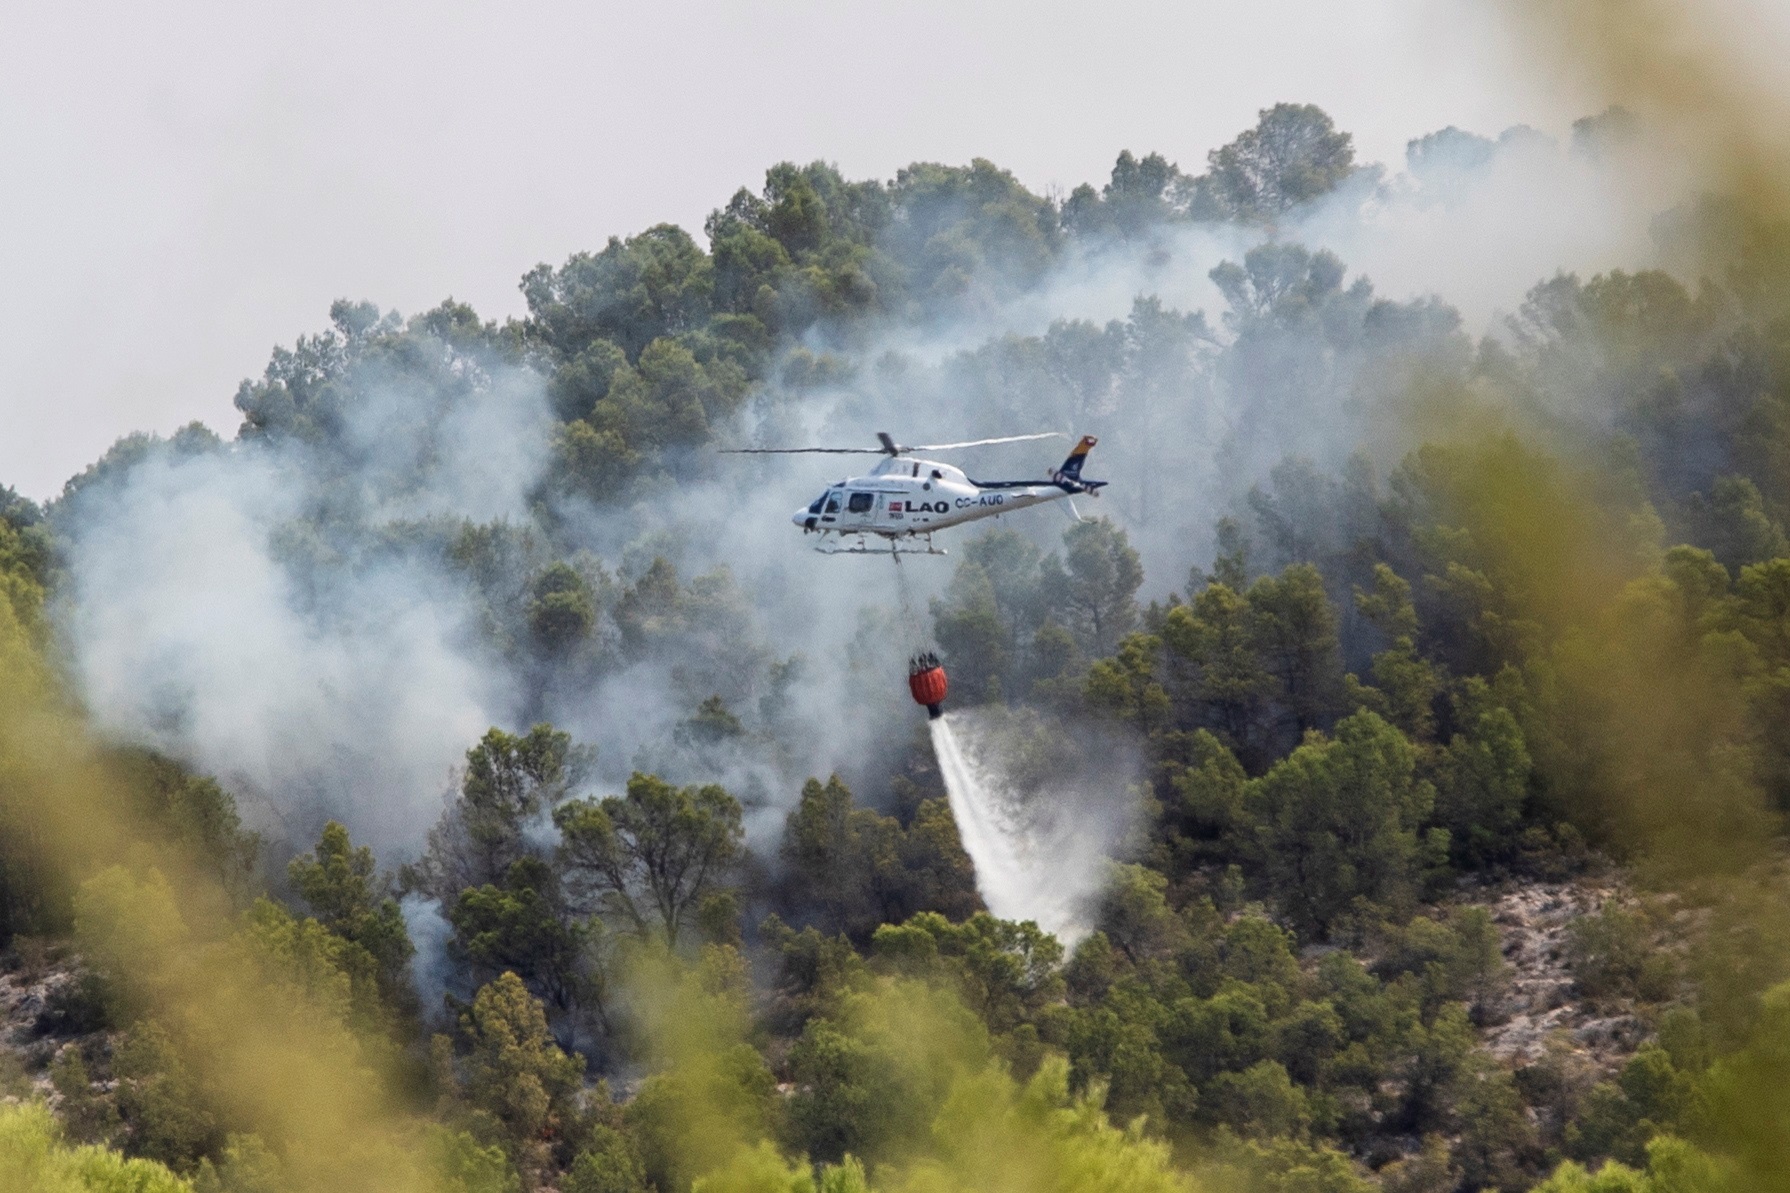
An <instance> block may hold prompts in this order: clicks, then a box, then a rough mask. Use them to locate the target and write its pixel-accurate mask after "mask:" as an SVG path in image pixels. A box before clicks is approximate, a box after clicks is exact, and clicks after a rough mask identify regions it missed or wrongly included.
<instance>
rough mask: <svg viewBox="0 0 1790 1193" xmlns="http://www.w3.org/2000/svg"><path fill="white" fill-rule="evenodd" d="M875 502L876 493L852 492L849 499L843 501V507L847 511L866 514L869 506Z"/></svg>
mask: <svg viewBox="0 0 1790 1193" xmlns="http://www.w3.org/2000/svg"><path fill="white" fill-rule="evenodd" d="M875 504H876V494H874V493H853V494H852V495H851V499H850V500H849V501H847V502H846V503H845V508H846V510H847V512H849V513H854V514H867V513H869V512H870V507H871V506H873V505H875Z"/></svg>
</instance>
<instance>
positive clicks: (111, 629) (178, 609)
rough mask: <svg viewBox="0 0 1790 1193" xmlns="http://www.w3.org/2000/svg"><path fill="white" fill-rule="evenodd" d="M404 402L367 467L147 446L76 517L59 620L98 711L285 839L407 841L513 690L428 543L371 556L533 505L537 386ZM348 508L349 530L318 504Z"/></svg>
mask: <svg viewBox="0 0 1790 1193" xmlns="http://www.w3.org/2000/svg"><path fill="white" fill-rule="evenodd" d="M403 405H404V403H403V401H402V399H401V398H400V397H399V396H397V395H393V396H392V397H391V398H390V400H389V401H377V400H376V401H373V402H370V403H368V404H367V405H366V406H365V407H363V408H362V410H361V412H360V414H359V417H358V418H357V419H356V421H355V422H354V423H353V424H352V426H353V429H354V431H355V438H357V439H358V440H359V444H360V446H361V447H362V448H363V451H364V453H365V456H364V459H365V461H366V462H365V464H364V466H363V468H362V469H361V471H360V472H359V473H358V474H355V475H351V476H348V477H331V476H330V475H329V472H328V470H327V469H325V468H323V467H321V466H320V464H319V462H318V461H316V460H315V459H313V458H311V457H310V455H309V454H308V453H307V452H305V451H304V450H303V449H302V448H290V449H284V450H270V449H266V448H264V447H262V446H261V445H259V444H254V443H247V444H241V445H238V446H236V447H233V448H228V449H223V448H220V449H217V450H213V451H205V452H198V453H193V454H185V453H177V452H172V451H156V452H151V453H150V454H149V455H148V456H147V457H146V458H145V459H143V460H141V461H140V462H138V463H136V464H134V465H133V466H132V467H130V468H129V469H128V470H127V471H125V472H124V473H123V474H122V475H121V476H115V477H106V478H103V479H102V481H101V482H99V483H96V484H95V485H94V486H92V487H91V488H90V489H88V490H84V491H82V492H81V493H79V494H78V495H77V497H76V499H75V500H74V502H73V507H74V508H73V509H72V510H71V511H70V512H69V514H68V516H69V518H70V519H71V520H72V522H73V525H72V526H71V527H70V530H71V531H72V533H71V534H70V535H69V544H70V545H69V559H68V564H69V585H68V597H69V599H68V600H67V602H66V607H65V609H64V614H63V618H62V621H63V629H64V633H65V636H66V638H67V640H68V642H69V644H70V646H71V655H72V662H73V666H74V669H75V673H76V675H77V677H78V679H79V681H80V685H81V691H82V694H83V696H84V698H85V700H86V702H87V705H88V707H89V710H90V711H91V713H92V715H93V718H94V720H95V722H96V723H97V724H98V725H99V726H100V727H101V728H102V729H103V730H104V731H106V732H108V733H110V734H112V735H114V736H116V737H119V738H121V739H124V740H129V741H134V742H140V743H144V744H148V745H152V746H154V747H156V748H158V749H161V750H163V751H165V752H167V753H169V754H170V755H172V756H174V757H177V758H180V759H182V760H183V761H186V762H188V763H190V764H192V765H193V766H195V767H197V768H199V769H201V770H204V771H207V772H210V773H213V774H216V775H218V776H219V777H220V778H221V779H223V780H224V781H225V782H226V783H227V784H228V785H229V786H231V787H232V788H233V789H234V790H235V791H237V792H238V794H239V795H240V796H245V797H247V798H246V799H245V800H244V811H245V813H246V814H248V815H249V817H250V819H251V821H253V822H256V823H257V826H258V827H261V828H264V829H271V830H273V831H274V832H275V833H276V834H285V835H287V836H289V837H294V836H296V837H297V838H298V839H297V841H289V843H294V844H304V843H308V840H309V839H310V837H311V835H312V834H313V833H314V832H315V830H316V828H317V826H318V824H319V822H320V821H321V820H322V819H323V818H325V817H334V818H338V819H341V820H343V821H345V822H346V823H347V824H349V826H350V827H351V829H352V830H353V831H354V832H355V833H356V834H357V835H359V836H362V837H365V838H367V839H369V840H371V841H372V842H373V843H374V844H376V845H378V846H381V847H389V846H392V845H399V844H409V843H413V842H415V841H416V840H417V839H419V838H420V836H421V832H422V829H423V828H424V827H426V825H427V823H428V822H429V821H430V820H431V819H432V817H433V814H434V811H435V810H436V809H437V808H438V807H439V803H440V794H441V791H442V789H443V787H444V785H445V784H446V783H447V782H448V776H449V771H450V769H451V768H452V767H453V765H454V764H455V762H456V761H458V760H459V759H460V758H461V757H462V756H463V755H464V752H465V750H466V748H467V746H468V745H469V744H471V743H472V742H474V741H476V740H477V739H478V737H479V736H480V735H481V734H482V733H483V732H484V731H485V729H486V728H488V727H489V726H490V725H492V724H494V723H504V722H506V721H507V720H508V717H509V712H510V709H511V707H512V706H513V704H514V693H513V683H512V681H511V679H510V678H509V676H508V675H507V674H506V672H505V670H504V669H503V668H502V667H501V666H499V665H498V664H497V661H496V660H495V659H494V658H492V657H491V655H490V653H489V651H488V648H487V647H486V646H484V645H483V644H481V642H480V641H479V636H478V622H477V617H476V610H475V609H474V608H473V607H472V605H471V603H470V602H469V600H468V598H467V595H466V592H465V588H464V584H463V582H461V581H460V580H459V579H458V578H456V577H453V576H451V575H449V574H448V572H447V569H446V567H445V566H444V565H443V564H441V563H439V562H436V560H435V559H434V558H432V557H431V553H428V552H419V551H414V550H405V549H401V548H397V547H393V548H392V549H386V550H379V549H377V548H378V547H379V546H380V545H381V544H380V542H379V540H380V536H381V535H387V536H391V537H393V538H398V539H401V538H402V537H403V536H404V535H405V534H406V533H417V532H419V530H420V529H425V528H426V524H424V523H419V522H414V521H400V519H418V518H430V517H432V518H436V519H451V518H461V517H468V518H470V517H490V516H494V515H503V514H510V515H515V514H519V513H523V512H525V511H524V510H523V509H522V507H521V494H522V493H523V492H524V491H526V489H527V487H528V486H529V485H531V484H532V483H533V480H534V478H535V477H536V476H538V471H539V468H540V465H541V463H542V461H543V460H544V457H545V445H546V427H547V420H546V412H545V411H546V408H545V403H544V400H543V399H542V398H541V396H540V387H539V385H538V383H534V382H532V381H530V380H529V379H528V378H527V377H525V376H517V377H512V378H508V379H506V382H505V383H504V384H502V385H497V386H491V387H488V388H486V389H484V390H482V391H480V392H478V393H477V394H476V395H475V396H474V398H473V399H472V400H468V401H465V402H462V403H460V404H458V406H456V407H454V408H451V409H449V410H447V411H446V412H445V413H444V415H443V417H442V418H440V420H439V421H433V420H429V419H426V418H425V419H422V420H421V422H420V423H419V418H418V415H419V412H418V411H416V410H414V409H411V410H405V409H403ZM425 465H426V466H425ZM419 469H420V470H419ZM344 504H346V505H349V506H351V507H354V508H356V509H357V515H356V517H355V519H354V520H353V522H352V524H351V525H350V526H349V527H348V528H346V529H344V528H343V527H341V526H338V525H335V524H333V523H332V522H331V520H330V519H329V518H328V517H319V516H318V514H317V510H318V509H319V508H320V507H322V506H326V505H333V506H337V507H340V506H342V505H344ZM367 539H371V540H372V541H373V549H369V546H368V543H367V541H366V540H367Z"/></svg>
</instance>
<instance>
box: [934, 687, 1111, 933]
mask: <svg viewBox="0 0 1790 1193" xmlns="http://www.w3.org/2000/svg"><path fill="white" fill-rule="evenodd" d="M929 726H930V728H931V731H932V748H933V752H934V754H935V755H936V756H937V758H938V764H939V772H940V773H941V775H942V776H943V777H944V781H945V790H946V791H947V792H948V793H949V795H950V799H951V814H952V816H953V817H955V818H956V821H957V831H958V834H959V836H961V837H962V839H963V847H964V850H965V851H966V852H967V853H968V854H969V855H970V860H971V861H972V862H974V863H975V866H976V888H977V890H978V891H980V892H981V895H982V901H983V902H984V903H986V904H987V905H988V910H989V911H991V912H992V913H994V914H995V915H996V916H998V917H999V918H1001V919H1004V920H1032V921H1035V922H1036V923H1037V924H1038V926H1039V927H1041V928H1043V929H1044V930H1045V931H1047V932H1050V933H1052V934H1053V935H1055V936H1056V937H1057V938H1058V939H1059V940H1061V941H1062V942H1063V943H1064V944H1065V945H1066V946H1070V947H1073V946H1074V945H1075V943H1076V942H1077V941H1079V940H1080V939H1081V938H1082V937H1084V936H1086V935H1087V934H1088V932H1089V931H1090V930H1091V928H1092V927H1093V920H1094V903H1095V900H1096V898H1097V897H1098V895H1099V893H1100V889H1101V887H1102V885H1103V884H1104V882H1105V880H1106V871H1107V867H1108V864H1109V863H1110V861H1111V859H1112V858H1113V857H1114V856H1116V855H1117V854H1118V853H1119V852H1120V851H1121V850H1122V848H1123V846H1124V843H1125V840H1126V838H1127V837H1128V836H1129V834H1130V831H1131V828H1132V825H1133V822H1134V821H1135V818H1136V809H1137V803H1138V801H1137V792H1136V788H1135V786H1134V785H1133V781H1132V780H1133V778H1134V775H1135V766H1134V764H1133V759H1134V757H1135V753H1134V751H1132V750H1130V749H1128V748H1127V746H1126V744H1125V743H1122V742H1102V743H1099V745H1098V748H1089V747H1090V745H1091V744H1092V743H1087V742H1082V741H1076V740H1074V739H1073V737H1072V735H1069V734H1067V733H1065V731H1064V727H1063V726H1057V725H1049V724H1046V723H1044V722H1043V721H1042V720H1041V719H1039V718H1038V717H1037V716H1036V714H1030V713H1025V714H1021V713H1014V712H1008V711H994V710H990V709H972V710H969V711H966V712H953V713H947V714H946V715H944V716H942V717H938V718H935V719H933V720H932V721H930V722H929ZM1034 772H1039V773H1034Z"/></svg>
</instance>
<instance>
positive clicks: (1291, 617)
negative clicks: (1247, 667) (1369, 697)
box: [1249, 563, 1342, 733]
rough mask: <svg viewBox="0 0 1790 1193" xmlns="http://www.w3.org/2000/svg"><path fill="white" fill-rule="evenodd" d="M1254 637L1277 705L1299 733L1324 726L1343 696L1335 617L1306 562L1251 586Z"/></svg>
mask: <svg viewBox="0 0 1790 1193" xmlns="http://www.w3.org/2000/svg"><path fill="white" fill-rule="evenodd" d="M1249 607H1250V612H1251V614H1252V618H1251V636H1252V637H1253V639H1254V641H1255V644H1256V650H1257V653H1258V655H1259V657H1260V659H1261V666H1262V669H1263V670H1265V671H1266V672H1267V673H1268V674H1269V675H1271V676H1273V677H1274V680H1275V692H1274V696H1275V699H1276V701H1277V702H1278V703H1279V704H1280V705H1281V707H1282V708H1284V709H1285V710H1286V713H1287V715H1288V717H1289V719H1290V720H1291V721H1292V722H1293V725H1294V726H1295V727H1296V728H1297V730H1298V731H1299V732H1300V733H1303V732H1305V730H1307V729H1312V728H1315V727H1317V726H1319V725H1321V724H1323V723H1324V721H1325V720H1326V719H1327V717H1328V715H1329V714H1330V713H1331V712H1332V711H1333V710H1334V709H1335V708H1336V705H1337V702H1338V699H1339V697H1340V696H1341V693H1342V663H1341V659H1340V658H1339V656H1338V654H1337V638H1336V614H1335V613H1334V612H1333V611H1332V610H1331V608H1330V600H1329V598H1328V597H1327V596H1326V595H1325V594H1324V577H1323V576H1322V575H1321V574H1320V573H1319V572H1318V569H1317V568H1315V567H1313V566H1312V565H1311V564H1308V563H1300V564H1294V565H1292V566H1291V567H1288V568H1287V569H1286V570H1285V571H1283V572H1282V573H1281V574H1280V575H1279V576H1278V577H1276V576H1263V577H1262V578H1261V579H1259V580H1257V581H1256V582H1255V583H1254V584H1252V585H1250V587H1249Z"/></svg>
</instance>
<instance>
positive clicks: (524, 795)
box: [404, 725, 593, 907]
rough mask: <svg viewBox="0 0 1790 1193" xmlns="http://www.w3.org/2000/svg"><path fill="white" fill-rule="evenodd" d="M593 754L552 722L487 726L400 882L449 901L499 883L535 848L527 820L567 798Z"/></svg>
mask: <svg viewBox="0 0 1790 1193" xmlns="http://www.w3.org/2000/svg"><path fill="white" fill-rule="evenodd" d="M592 758H593V755H592V753H591V751H589V750H587V749H584V748H582V747H578V746H574V745H573V744H572V737H571V735H570V734H568V733H562V732H560V731H559V730H557V729H555V728H553V726H551V725H536V726H535V727H534V728H532V729H530V730H529V731H528V732H527V733H523V734H512V733H505V732H504V731H503V730H501V729H495V728H494V729H491V730H490V731H488V732H487V733H486V734H485V736H484V737H483V738H481V739H480V741H479V744H478V745H476V746H474V747H473V748H472V749H470V750H468V751H467V752H466V773H465V775H464V777H463V778H462V779H461V783H460V794H459V796H458V797H457V798H456V799H454V800H453V801H452V802H451V803H450V804H449V805H448V807H447V810H446V811H445V812H444V813H443V814H442V817H441V819H440V820H439V821H438V822H437V823H436V825H435V827H434V828H432V829H430V830H429V840H428V848H427V849H426V850H425V851H424V854H423V858H422V860H421V862H419V863H418V864H417V865H416V866H415V867H413V868H411V869H408V870H406V871H405V873H404V881H405V884H406V885H407V886H410V887H413V888H416V889H420V890H422V891H424V892H426V893H428V894H430V895H433V896H434V897H435V898H437V899H439V900H440V901H441V903H442V906H443V907H447V906H451V905H452V903H453V901H454V899H455V897H456V896H458V895H459V893H460V892H461V891H463V890H465V889H466V888H468V887H475V886H488V885H496V884H498V883H500V882H502V881H503V878H504V876H505V874H507V873H508V871H509V868H510V866H511V865H512V864H513V863H514V862H516V861H518V860H520V859H521V858H522V857H524V856H525V855H527V854H528V853H530V852H531V850H532V847H531V846H530V845H529V843H528V839H527V836H526V833H525V831H524V830H525V827H526V826H527V824H528V823H529V821H531V820H533V819H535V818H536V817H537V816H539V815H540V814H541V813H542V812H543V811H547V810H550V809H552V808H554V807H556V806H558V805H559V804H560V803H561V802H562V801H564V800H565V798H566V797H567V796H568V795H570V794H571V791H572V788H573V787H575V786H576V785H577V784H578V783H579V782H580V781H581V780H582V779H583V777H584V774H585V771H586V770H587V769H588V768H589V765H590V763H591V761H592Z"/></svg>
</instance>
